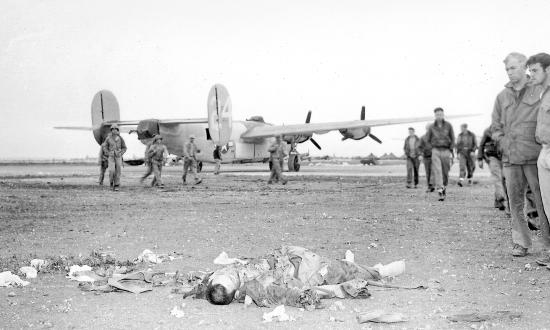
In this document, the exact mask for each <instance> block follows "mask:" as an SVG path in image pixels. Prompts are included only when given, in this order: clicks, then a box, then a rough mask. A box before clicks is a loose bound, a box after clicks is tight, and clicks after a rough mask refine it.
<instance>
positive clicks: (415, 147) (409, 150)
mask: <svg viewBox="0 0 550 330" xmlns="http://www.w3.org/2000/svg"><path fill="white" fill-rule="evenodd" d="M419 147H420V139H419V138H418V136H416V134H414V128H412V127H409V136H407V138H406V139H405V145H404V146H403V149H404V150H405V156H406V157H407V188H412V186H411V184H412V182H413V179H414V188H416V186H417V185H418V167H419V166H420V160H419V159H418V156H419V155H420V150H419Z"/></svg>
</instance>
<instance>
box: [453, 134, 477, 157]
mask: <svg viewBox="0 0 550 330" xmlns="http://www.w3.org/2000/svg"><path fill="white" fill-rule="evenodd" d="M476 149H477V141H476V135H475V134H474V133H472V132H470V131H468V130H466V132H464V133H460V134H458V138H457V139H456V153H457V154H459V153H461V154H463V155H469V154H470V153H472V152H474V151H476Z"/></svg>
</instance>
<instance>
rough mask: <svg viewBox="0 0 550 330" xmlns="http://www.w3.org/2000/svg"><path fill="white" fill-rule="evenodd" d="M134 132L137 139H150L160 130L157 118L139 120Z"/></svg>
mask: <svg viewBox="0 0 550 330" xmlns="http://www.w3.org/2000/svg"><path fill="white" fill-rule="evenodd" d="M136 132H137V135H138V139H139V140H147V139H151V138H152V137H153V136H155V135H157V134H159V132H160V129H159V121H158V119H145V120H142V121H140V122H139V123H138V126H137V129H136Z"/></svg>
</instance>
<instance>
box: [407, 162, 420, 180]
mask: <svg viewBox="0 0 550 330" xmlns="http://www.w3.org/2000/svg"><path fill="white" fill-rule="evenodd" d="M419 166H420V161H419V159H418V157H414V158H412V157H407V184H411V183H413V181H414V185H415V186H416V185H417V184H418V167H419Z"/></svg>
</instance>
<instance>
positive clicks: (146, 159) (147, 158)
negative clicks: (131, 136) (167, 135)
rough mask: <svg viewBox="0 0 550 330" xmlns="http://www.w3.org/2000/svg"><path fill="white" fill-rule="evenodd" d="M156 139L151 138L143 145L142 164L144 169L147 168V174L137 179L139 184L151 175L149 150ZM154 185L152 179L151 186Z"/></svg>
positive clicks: (151, 166)
mask: <svg viewBox="0 0 550 330" xmlns="http://www.w3.org/2000/svg"><path fill="white" fill-rule="evenodd" d="M156 137H157V135H155V136H153V138H152V139H151V141H149V142H148V143H147V144H146V145H145V153H144V162H145V167H147V172H145V174H144V175H143V176H142V177H141V179H139V182H141V183H143V181H144V180H145V179H147V178H148V177H149V175H151V174H152V173H153V165H152V164H151V159H150V158H149V148H151V145H153V143H154V142H155V138H156ZM154 183H155V180H154V179H153V185H154Z"/></svg>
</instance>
